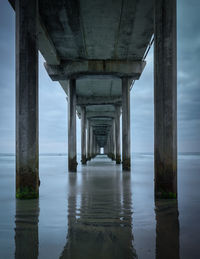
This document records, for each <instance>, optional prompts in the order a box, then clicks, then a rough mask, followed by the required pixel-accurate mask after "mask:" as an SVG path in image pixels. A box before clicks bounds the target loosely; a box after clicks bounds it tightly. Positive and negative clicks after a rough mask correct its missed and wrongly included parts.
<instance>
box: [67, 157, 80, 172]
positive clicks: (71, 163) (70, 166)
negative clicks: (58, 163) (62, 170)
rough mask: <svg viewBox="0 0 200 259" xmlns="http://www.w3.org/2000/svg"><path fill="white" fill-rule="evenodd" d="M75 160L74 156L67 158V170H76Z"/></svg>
mask: <svg viewBox="0 0 200 259" xmlns="http://www.w3.org/2000/svg"><path fill="white" fill-rule="evenodd" d="M77 165H78V163H77V161H76V157H75V158H72V159H69V160H68V170H69V172H76V170H77Z"/></svg>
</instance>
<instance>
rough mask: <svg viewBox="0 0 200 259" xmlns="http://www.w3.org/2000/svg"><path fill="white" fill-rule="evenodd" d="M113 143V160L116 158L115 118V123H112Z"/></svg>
mask: <svg viewBox="0 0 200 259" xmlns="http://www.w3.org/2000/svg"><path fill="white" fill-rule="evenodd" d="M112 144H113V160H116V136H115V119H113V125H112Z"/></svg>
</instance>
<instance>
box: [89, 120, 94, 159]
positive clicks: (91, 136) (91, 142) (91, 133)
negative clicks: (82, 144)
mask: <svg viewBox="0 0 200 259" xmlns="http://www.w3.org/2000/svg"><path fill="white" fill-rule="evenodd" d="M92 146H93V130H92V126H91V125H90V147H89V150H90V151H89V152H90V159H91V158H92Z"/></svg>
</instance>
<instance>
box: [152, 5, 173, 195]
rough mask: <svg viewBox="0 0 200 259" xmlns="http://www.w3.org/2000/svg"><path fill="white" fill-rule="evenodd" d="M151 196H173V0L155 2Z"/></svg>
mask: <svg viewBox="0 0 200 259" xmlns="http://www.w3.org/2000/svg"><path fill="white" fill-rule="evenodd" d="M154 34H155V43H154V84H155V85H154V88H155V90H154V102H155V103H154V104H155V125H154V129H155V135H154V141H155V150H154V153H155V156H154V157H155V196H156V197H158V198H159V197H164V198H167V197H168V198H176V197H177V50H176V37H177V36H176V0H169V1H164V0H156V1H155V33H154Z"/></svg>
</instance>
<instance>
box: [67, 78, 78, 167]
mask: <svg viewBox="0 0 200 259" xmlns="http://www.w3.org/2000/svg"><path fill="white" fill-rule="evenodd" d="M76 168H77V161H76V80H75V79H70V80H69V87H68V169H69V171H70V172H76Z"/></svg>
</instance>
